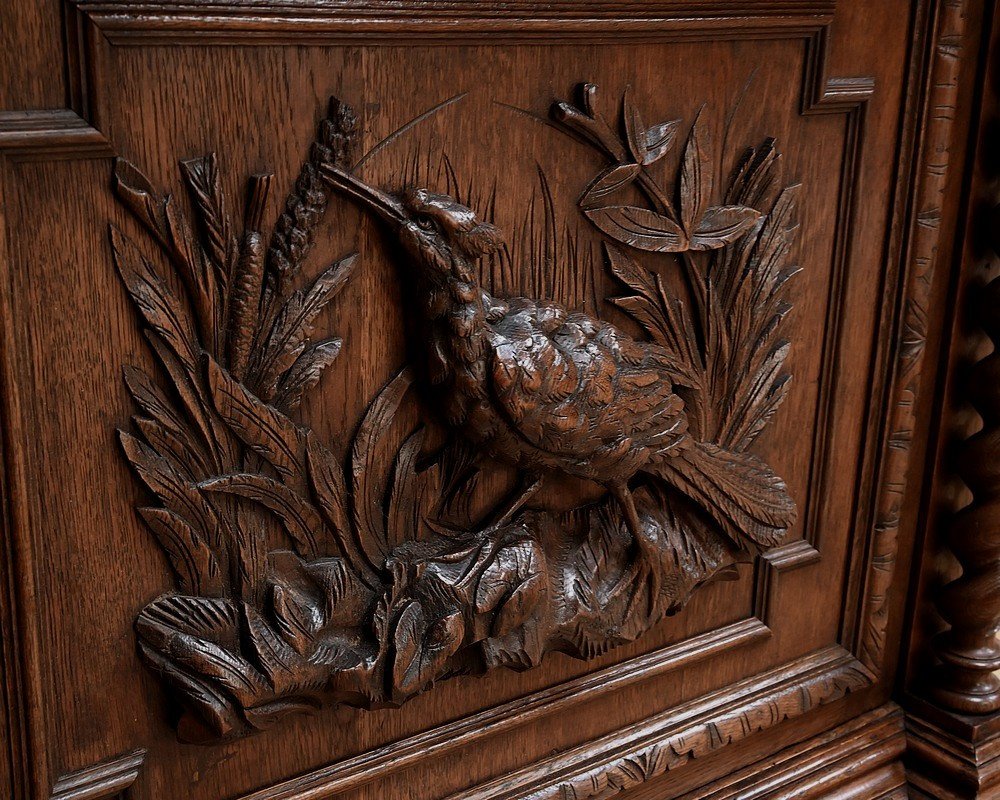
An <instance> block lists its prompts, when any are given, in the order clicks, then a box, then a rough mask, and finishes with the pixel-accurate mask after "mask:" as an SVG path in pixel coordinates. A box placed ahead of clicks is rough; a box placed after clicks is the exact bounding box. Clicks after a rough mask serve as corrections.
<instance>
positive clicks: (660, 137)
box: [642, 119, 681, 166]
mask: <svg viewBox="0 0 1000 800" xmlns="http://www.w3.org/2000/svg"><path fill="white" fill-rule="evenodd" d="M680 125H681V123H680V120H677V119H675V120H670V121H668V122H661V123H660V124H659V125H654V126H653V127H652V128H649V129H648V130H647V131H646V156H645V158H643V160H642V163H643V164H644V165H646V166H649V165H650V164H655V163H656V162H657V161H659V160H660V159H661V158H663V156H665V155H666V154H667V153H668V152H669V151H670V148H671V147H673V144H674V140H675V139H676V138H677V131H678V129H679V128H680Z"/></svg>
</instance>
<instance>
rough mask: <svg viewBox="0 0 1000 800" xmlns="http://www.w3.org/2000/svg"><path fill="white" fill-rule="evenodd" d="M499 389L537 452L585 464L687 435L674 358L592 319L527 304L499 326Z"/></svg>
mask: <svg viewBox="0 0 1000 800" xmlns="http://www.w3.org/2000/svg"><path fill="white" fill-rule="evenodd" d="M491 341H492V345H493V346H492V348H491V351H492V358H493V363H492V365H491V366H492V383H493V388H494V392H495V395H496V398H497V401H498V402H499V404H500V407H501V409H502V410H503V412H504V414H505V416H506V417H507V418H508V419H509V420H510V422H511V424H512V427H514V428H516V429H517V431H518V433H519V434H520V435H521V436H523V437H524V438H525V439H527V440H528V441H529V442H530V443H531V444H532V445H533V446H535V447H537V448H539V449H541V450H544V451H546V452H550V453H553V454H558V455H561V456H569V457H574V458H576V459H578V460H579V461H588V460H591V459H593V458H595V457H597V458H599V457H600V455H601V454H602V453H604V454H611V453H614V452H627V451H629V450H630V449H632V448H635V447H641V448H648V449H650V450H654V451H661V450H668V449H669V448H670V447H672V446H673V445H675V444H676V443H677V442H678V441H679V439H680V438H682V437H683V435H684V432H685V426H686V421H685V417H684V413H683V403H682V401H681V399H680V398H679V397H678V396H677V395H676V394H674V391H673V381H672V380H671V377H670V376H671V374H672V372H673V369H672V367H671V365H670V357H669V354H668V353H667V351H665V350H663V349H662V348H660V347H658V346H656V345H654V344H650V343H647V342H637V341H635V340H633V339H631V338H629V337H628V336H626V335H625V334H623V333H621V332H620V331H618V330H616V329H615V328H614V327H613V326H611V325H609V324H608V323H606V322H603V321H601V320H598V319H594V318H593V317H590V316H587V315H586V314H570V313H567V312H566V310H565V309H563V308H562V307H561V306H559V305H557V304H554V303H544V302H536V301H530V300H524V299H519V300H517V301H510V305H509V308H508V311H507V313H506V314H505V315H504V317H503V318H502V319H500V320H497V321H496V322H495V323H494V324H493V326H492V337H491Z"/></svg>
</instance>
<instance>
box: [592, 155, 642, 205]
mask: <svg viewBox="0 0 1000 800" xmlns="http://www.w3.org/2000/svg"><path fill="white" fill-rule="evenodd" d="M641 171H642V167H640V166H639V165H638V164H613V165H612V166H610V167H608V168H607V169H605V170H604V171H603V172H601V173H600V174H599V175H598V176H597V177H596V178H594V180H592V181H591V182H590V185H589V186H587V188H586V189H584V190H583V194H582V195H581V196H580V206H581V207H582V208H585V209H592V208H596V207H597V206H598V205H600V203H601V202H603V201H604V200H606V199H607V198H608V197H610V196H611V195H613V194H614V193H615V192H618V191H620V190H622V189H624V188H625V187H626V186H629V185H631V184H632V183H633V182H634V181H635V179H636V178H637V177H638V176H639V173H640V172H641Z"/></svg>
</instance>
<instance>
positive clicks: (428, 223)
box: [417, 217, 437, 231]
mask: <svg viewBox="0 0 1000 800" xmlns="http://www.w3.org/2000/svg"><path fill="white" fill-rule="evenodd" d="M417 225H419V226H420V227H421V228H422V229H423V230H425V231H436V230H437V225H435V224H434V221H433V220H431V219H428V218H427V217H419V218H418V219H417Z"/></svg>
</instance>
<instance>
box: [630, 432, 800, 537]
mask: <svg viewBox="0 0 1000 800" xmlns="http://www.w3.org/2000/svg"><path fill="white" fill-rule="evenodd" d="M645 469H646V471H647V472H649V473H651V474H653V475H655V476H657V477H659V478H661V479H662V480H664V481H666V482H667V483H669V484H671V485H673V486H675V487H676V488H677V489H679V490H680V491H682V492H683V493H684V494H685V495H687V496H688V497H690V498H691V499H692V500H694V501H695V502H696V503H698V505H700V506H701V507H702V508H704V509H705V511H706V512H708V514H709V515H710V516H711V517H712V518H713V519H714V520H715V521H716V522H718V523H719V524H720V525H722V527H723V528H724V530H725V531H726V533H727V534H728V535H729V537H730V538H732V539H733V541H734V543H735V544H736V545H737V546H739V547H740V548H742V549H754V546H756V547H773V546H774V545H776V544H778V543H779V542H780V541H781V539H782V538H783V537H784V535H785V532H786V531H787V530H788V528H789V527H791V526H792V525H794V524H795V517H796V511H795V503H794V502H793V501H792V498H791V497H790V496H789V494H788V489H787V487H786V486H785V482H784V481H783V480H781V478H779V477H778V476H777V475H776V474H775V473H774V472H773V471H772V470H771V468H770V467H768V466H767V465H766V464H765V463H764V462H763V461H761V460H760V459H758V458H756V457H755V456H753V455H751V454H749V453H734V452H731V451H728V450H723V449H722V448H720V447H717V446H716V445H714V444H710V443H708V442H697V443H694V444H693V445H692V446H690V447H687V448H685V449H684V450H683V451H681V452H680V453H677V454H675V455H671V456H667V457H665V458H663V459H661V460H659V461H656V462H654V463H651V464H647V465H646V468H645Z"/></svg>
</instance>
